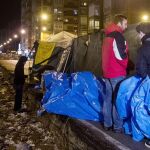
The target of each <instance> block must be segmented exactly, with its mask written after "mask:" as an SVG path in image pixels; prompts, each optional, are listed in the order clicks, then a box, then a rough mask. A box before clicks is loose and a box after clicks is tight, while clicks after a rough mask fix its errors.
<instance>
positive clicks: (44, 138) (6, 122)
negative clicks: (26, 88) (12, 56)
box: [0, 68, 58, 150]
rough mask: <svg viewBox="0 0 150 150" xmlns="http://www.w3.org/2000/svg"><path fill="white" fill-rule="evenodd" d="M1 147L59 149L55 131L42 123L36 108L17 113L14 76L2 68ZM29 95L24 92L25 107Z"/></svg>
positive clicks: (0, 84) (0, 73)
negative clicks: (15, 109) (14, 108)
mask: <svg viewBox="0 0 150 150" xmlns="http://www.w3.org/2000/svg"><path fill="white" fill-rule="evenodd" d="M0 81H1V82H0V104H1V105H0V149H1V150H30V149H35V150H58V147H57V145H56V144H55V140H54V138H53V132H50V131H49V130H48V129H47V128H45V126H44V125H43V124H42V123H41V121H40V117H37V114H36V111H35V110H33V111H32V110H30V111H29V112H23V113H15V112H14V111H13V105H14V95H15V93H14V89H13V86H12V81H13V78H12V76H11V77H10V76H8V75H7V73H6V72H5V71H4V70H3V69H2V68H0ZM26 99H27V95H26V93H24V98H23V107H24V108H26V107H27V104H26Z"/></svg>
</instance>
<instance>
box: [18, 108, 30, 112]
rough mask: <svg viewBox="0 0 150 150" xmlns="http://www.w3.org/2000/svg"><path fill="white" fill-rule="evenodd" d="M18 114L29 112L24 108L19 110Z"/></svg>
mask: <svg viewBox="0 0 150 150" xmlns="http://www.w3.org/2000/svg"><path fill="white" fill-rule="evenodd" d="M15 112H16V113H24V112H28V110H27V109H25V108H22V109H19V110H15Z"/></svg>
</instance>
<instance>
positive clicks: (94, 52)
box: [67, 32, 103, 76]
mask: <svg viewBox="0 0 150 150" xmlns="http://www.w3.org/2000/svg"><path fill="white" fill-rule="evenodd" d="M102 35H103V33H102V32H95V33H92V34H88V35H85V36H81V37H78V38H75V39H74V41H73V44H72V58H71V59H70V61H69V62H68V63H69V64H71V65H69V69H70V73H73V72H81V71H90V72H92V73H94V75H96V76H100V75H101V74H102V69H101V45H102V40H101V37H102ZM67 69H68V68H67Z"/></svg>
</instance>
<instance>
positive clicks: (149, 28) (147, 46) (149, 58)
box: [136, 22, 150, 148]
mask: <svg viewBox="0 0 150 150" xmlns="http://www.w3.org/2000/svg"><path fill="white" fill-rule="evenodd" d="M136 31H137V32H138V34H139V38H140V39H141V43H142V45H141V47H140V48H139V50H138V57H137V63H136V73H137V74H138V75H139V76H141V77H142V78H144V77H146V76H147V75H148V76H150V22H143V23H140V24H139V25H138V26H137V27H136ZM145 146H146V147H147V148H150V139H149V140H147V141H146V142H145Z"/></svg>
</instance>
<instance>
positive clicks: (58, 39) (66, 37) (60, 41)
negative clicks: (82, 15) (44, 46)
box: [47, 31, 77, 48]
mask: <svg viewBox="0 0 150 150" xmlns="http://www.w3.org/2000/svg"><path fill="white" fill-rule="evenodd" d="M76 37H77V36H76V35H74V34H71V33H69V32H66V31H62V32H59V33H57V34H55V35H52V36H50V37H49V38H48V39H47V41H48V42H54V43H56V46H61V47H63V48H67V47H68V46H70V45H72V40H73V39H74V38H76Z"/></svg>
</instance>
